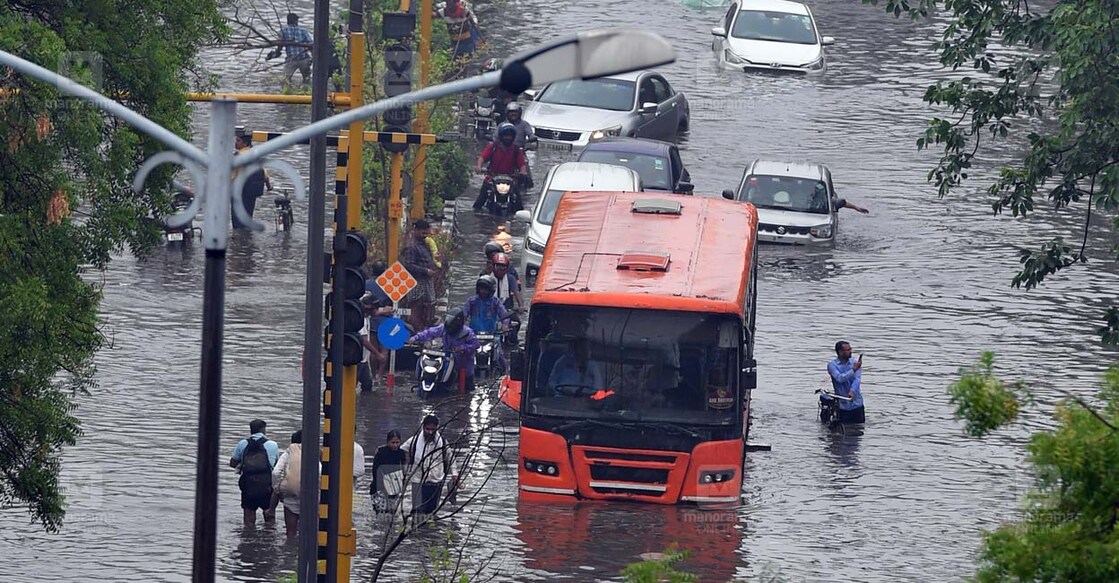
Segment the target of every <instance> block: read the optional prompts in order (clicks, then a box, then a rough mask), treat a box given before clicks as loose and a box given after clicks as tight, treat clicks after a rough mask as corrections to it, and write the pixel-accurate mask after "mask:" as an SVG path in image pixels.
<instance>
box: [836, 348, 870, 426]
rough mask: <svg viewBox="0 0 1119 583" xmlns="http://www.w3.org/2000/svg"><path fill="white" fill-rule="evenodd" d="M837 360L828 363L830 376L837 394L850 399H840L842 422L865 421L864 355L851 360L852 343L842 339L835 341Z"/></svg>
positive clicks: (840, 420) (840, 417)
mask: <svg viewBox="0 0 1119 583" xmlns="http://www.w3.org/2000/svg"><path fill="white" fill-rule="evenodd" d="M835 354H836V357H835V360H832V361H831V362H829V363H828V376H830V377H831V386H832V389H833V390H834V391H835V394H836V395H839V396H840V397H848V398H850V400H849V401H848V400H842V399H841V400H839V419H838V421H839V422H840V423H865V422H866V411H865V409H864V408H863V392H862V389H861V388H860V385H861V384H862V380H863V355H861V354H860V355H859V359H858V360H856V361H854V362H852V361H851V344H850V343H848V342H844V341H842V340H840V341H839V342H836V343H835Z"/></svg>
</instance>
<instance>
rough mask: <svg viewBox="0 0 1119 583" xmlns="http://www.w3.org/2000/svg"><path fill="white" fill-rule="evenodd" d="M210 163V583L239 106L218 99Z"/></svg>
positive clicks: (205, 424) (200, 499) (202, 457)
mask: <svg viewBox="0 0 1119 583" xmlns="http://www.w3.org/2000/svg"><path fill="white" fill-rule="evenodd" d="M212 109H213V112H212V115H211V118H210V151H209V159H210V160H209V161H210V165H209V168H208V172H207V174H206V185H205V190H204V191H203V193H204V197H205V198H206V201H207V204H206V208H205V222H204V231H203V232H204V233H205V237H204V241H205V246H206V268H205V276H204V284H203V291H202V294H203V295H202V382H201V387H200V390H199V397H198V458H197V465H198V473H197V475H196V476H195V482H194V490H195V500H194V564H193V567H192V580H193V581H194V583H212V582H213V581H214V564H215V558H216V553H217V540H218V455H219V453H218V440H219V439H220V437H221V356H222V328H223V323H224V319H225V248H226V243H227V239H228V237H229V201H230V199H231V196H230V188H231V186H232V185H231V183H232V174H231V173H232V170H233V152H234V147H233V127H234V125H236V116H237V102H236V101H233V100H231V99H221V100H214V102H213V108H212Z"/></svg>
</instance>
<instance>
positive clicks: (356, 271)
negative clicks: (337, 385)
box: [324, 231, 369, 366]
mask: <svg viewBox="0 0 1119 583" xmlns="http://www.w3.org/2000/svg"><path fill="white" fill-rule="evenodd" d="M368 252H369V242H368V241H367V240H366V239H365V236H364V235H362V234H361V233H359V232H357V231H349V232H348V233H346V235H345V237H343V238H342V240H341V241H338V242H337V243H336V246H335V252H334V267H333V276H334V280H335V281H334V282H333V284H334V291H333V292H331V293H329V294H327V296H326V320H327V327H326V331H325V334H324V336H325V337H326V349H327V353H328V354H329V353H330V352H329V351H330V349H331V345H332V343H333V341H334V335H333V331H334V322H335V319H334V318H335V317H336V316H337V317H341V318H342V331H343V334H342V365H343V366H353V365H356V364H361V357H362V354H363V350H364V347H363V346H362V343H361V329H362V328H363V327H365V311H364V310H363V309H362V306H361V296H363V295H365V272H364V271H363V270H362V267H363V266H364V265H365V260H366V256H367V254H368ZM335 293H341V294H342V310H341V314H339V315H336V314H335V313H334V301H335V299H334V294H335Z"/></svg>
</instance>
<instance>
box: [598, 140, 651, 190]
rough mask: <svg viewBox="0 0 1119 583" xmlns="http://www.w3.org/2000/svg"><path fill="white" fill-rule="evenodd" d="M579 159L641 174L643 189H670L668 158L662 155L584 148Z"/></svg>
mask: <svg viewBox="0 0 1119 583" xmlns="http://www.w3.org/2000/svg"><path fill="white" fill-rule="evenodd" d="M579 161H580V162H598V163H600V164H613V165H615V166H625V167H626V168H629V169H630V170H633V171H634V172H636V173H637V174H638V175H639V176H641V182H642V184H644V185H645V190H672V173H671V170H670V168H669V166H668V158H665V157H663V156H650V155H648V154H630V153H629V152H610V151H607V150H595V149H586V150H583V152H582V153H581V154H579Z"/></svg>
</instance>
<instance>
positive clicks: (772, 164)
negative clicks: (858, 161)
mask: <svg viewBox="0 0 1119 583" xmlns="http://www.w3.org/2000/svg"><path fill="white" fill-rule="evenodd" d="M746 173H747V174H761V175H765V176H792V177H795V178H809V179H814V180H823V179H824V178H825V177H826V174H827V167H825V166H824V165H823V164H817V163H815V162H782V161H778V160H754V162H753V163H752V164H750V165H749V166H747V167H746Z"/></svg>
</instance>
